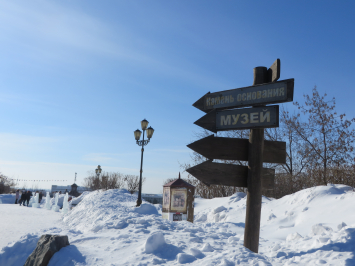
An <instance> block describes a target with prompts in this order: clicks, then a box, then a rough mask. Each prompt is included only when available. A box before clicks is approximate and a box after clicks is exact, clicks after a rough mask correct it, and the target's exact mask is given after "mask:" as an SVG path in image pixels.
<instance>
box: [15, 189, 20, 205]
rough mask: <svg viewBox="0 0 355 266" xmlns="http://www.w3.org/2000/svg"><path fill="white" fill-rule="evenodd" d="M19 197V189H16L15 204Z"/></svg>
mask: <svg viewBox="0 0 355 266" xmlns="http://www.w3.org/2000/svg"><path fill="white" fill-rule="evenodd" d="M19 197H20V190H16V200H15V204H17V201H18V199H19Z"/></svg>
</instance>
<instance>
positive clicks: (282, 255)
mask: <svg viewBox="0 0 355 266" xmlns="http://www.w3.org/2000/svg"><path fill="white" fill-rule="evenodd" d="M136 199H137V198H136V195H131V194H130V193H128V192H127V191H126V190H108V191H95V192H90V193H86V194H85V195H83V196H82V197H80V199H79V198H77V199H75V200H77V202H76V203H77V205H76V207H74V208H73V209H72V210H71V211H70V212H69V213H67V214H64V215H63V220H62V221H61V223H59V224H56V225H55V226H54V227H53V228H51V229H50V230H48V229H47V230H46V233H50V232H51V231H52V232H55V233H60V234H67V235H68V236H69V242H70V246H68V247H66V248H63V249H62V250H60V251H59V252H58V253H56V254H55V255H54V256H53V258H52V260H51V262H50V265H51V266H59V265H60V266H62V265H156V264H162V265H179V264H191V265H204V266H205V265H259V266H261V265H264V266H265V265H321V264H326V265H355V258H354V255H355V249H354V246H355V213H354V207H353V206H354V202H355V201H354V200H355V193H354V191H353V190H352V188H350V187H348V186H344V185H329V186H319V187H314V188H309V189H305V190H302V191H299V192H297V193H294V194H292V195H288V196H285V197H283V198H281V199H278V200H275V199H271V198H266V197H263V205H262V216H261V237H260V247H259V254H254V253H252V252H250V251H249V250H248V249H246V248H244V246H243V233H244V222H245V206H246V195H245V194H244V193H236V194H234V195H232V196H231V197H226V198H215V199H211V200H207V199H200V198H199V199H196V202H195V222H194V223H193V224H192V223H189V222H170V221H166V220H163V219H161V206H160V205H152V204H150V203H147V202H143V204H142V205H141V207H139V208H136V207H135V204H136ZM2 206H4V205H2ZM15 209H16V208H15ZM17 209H19V208H17ZM36 211H46V210H41V209H37V210H36ZM47 213H54V212H50V211H49V212H47ZM42 233H43V232H42ZM40 235H41V234H40V233H37V235H36V236H37V237H38V238H39V237H40ZM34 239H35V237H34V235H28V236H22V238H21V239H20V240H18V241H15V242H13V243H12V244H9V245H7V246H6V247H3V249H2V250H1V251H0V264H1V265H3V263H5V264H4V265H21V263H22V264H23V262H22V261H21V259H20V258H19V259H18V260H17V261H16V263H17V264H11V263H13V262H11V263H10V264H6V263H9V262H10V258H14V257H16V256H14V255H15V254H18V253H19V252H22V251H23V252H25V253H26V252H28V251H27V250H26V249H25V247H24V244H22V243H29V242H31V241H32V242H34ZM26 241H27V242H26ZM32 242H31V243H32ZM15 246H16V249H15V248H14V247H15ZM22 247H23V248H22ZM11 255H12V256H11ZM21 256H22V257H23V255H21Z"/></svg>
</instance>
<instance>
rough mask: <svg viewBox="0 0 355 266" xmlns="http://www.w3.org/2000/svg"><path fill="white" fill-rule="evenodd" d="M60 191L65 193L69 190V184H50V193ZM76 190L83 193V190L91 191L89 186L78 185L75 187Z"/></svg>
mask: <svg viewBox="0 0 355 266" xmlns="http://www.w3.org/2000/svg"><path fill="white" fill-rule="evenodd" d="M56 191H57V192H59V191H60V192H62V193H65V192H68V193H69V192H70V191H71V186H70V185H69V186H57V185H52V189H51V193H53V192H56ZM77 191H78V192H79V193H83V192H84V191H91V189H90V188H88V187H79V186H78V188H77Z"/></svg>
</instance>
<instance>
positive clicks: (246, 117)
mask: <svg viewBox="0 0 355 266" xmlns="http://www.w3.org/2000/svg"><path fill="white" fill-rule="evenodd" d="M195 124H196V125H198V126H200V127H202V128H205V129H207V130H210V131H212V132H214V133H216V132H217V131H224V130H233V129H249V128H271V127H278V126H279V106H278V105H271V106H263V107H254V108H242V109H233V110H223V111H216V110H212V111H210V112H209V113H208V114H206V115H204V116H203V117H201V118H200V119H199V120H197V121H196V122H195Z"/></svg>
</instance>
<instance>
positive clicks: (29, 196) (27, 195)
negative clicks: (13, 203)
mask: <svg viewBox="0 0 355 266" xmlns="http://www.w3.org/2000/svg"><path fill="white" fill-rule="evenodd" d="M31 196H32V192H31V191H27V193H26V201H27V207H28V204H29V203H30V199H31Z"/></svg>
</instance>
